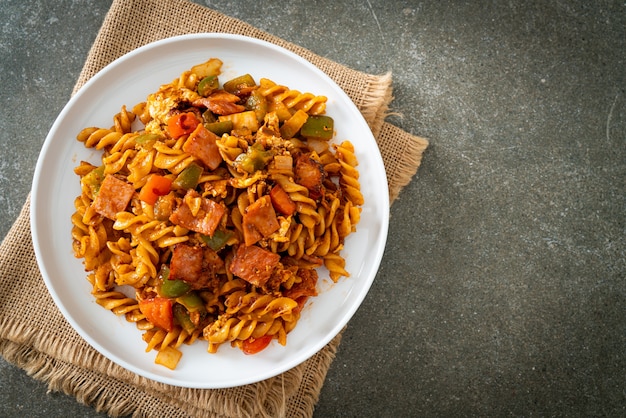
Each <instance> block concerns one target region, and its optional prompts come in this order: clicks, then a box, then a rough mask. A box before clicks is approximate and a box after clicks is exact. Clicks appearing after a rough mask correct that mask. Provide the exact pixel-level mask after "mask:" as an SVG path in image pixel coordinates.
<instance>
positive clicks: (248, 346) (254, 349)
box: [241, 335, 273, 354]
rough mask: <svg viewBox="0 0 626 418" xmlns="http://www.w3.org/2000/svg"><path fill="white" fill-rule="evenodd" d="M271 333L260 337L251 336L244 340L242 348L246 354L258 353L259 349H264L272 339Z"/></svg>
mask: <svg viewBox="0 0 626 418" xmlns="http://www.w3.org/2000/svg"><path fill="white" fill-rule="evenodd" d="M272 338H273V337H272V336H271V335H264V336H262V337H259V338H253V337H250V338H248V339H247V340H244V341H243V344H242V345H241V350H242V351H243V352H244V354H256V353H258V352H259V351H262V350H264V349H265V348H267V346H268V345H269V344H270V342H271V341H272Z"/></svg>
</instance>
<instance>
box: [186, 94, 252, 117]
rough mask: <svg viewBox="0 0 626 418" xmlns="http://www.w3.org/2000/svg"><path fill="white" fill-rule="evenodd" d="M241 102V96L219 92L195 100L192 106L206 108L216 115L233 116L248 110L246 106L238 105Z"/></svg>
mask: <svg viewBox="0 0 626 418" xmlns="http://www.w3.org/2000/svg"><path fill="white" fill-rule="evenodd" d="M239 100H240V98H239V96H237V95H235V94H231V93H229V92H227V91H225V90H217V91H216V92H214V93H211V95H209V97H202V98H199V99H197V100H195V101H194V102H193V103H192V105H193V106H196V107H206V108H207V109H209V110H210V111H211V112H213V113H215V114H216V115H231V114H233V113H240V112H243V111H244V110H246V108H245V107H244V106H242V105H240V104H237V102H239Z"/></svg>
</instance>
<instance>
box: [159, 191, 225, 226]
mask: <svg viewBox="0 0 626 418" xmlns="http://www.w3.org/2000/svg"><path fill="white" fill-rule="evenodd" d="M187 195H188V196H189V197H191V198H198V197H199V196H200V194H198V192H196V191H195V190H193V189H190V190H189V191H187ZM200 199H202V200H201V204H200V210H199V211H198V214H197V215H196V216H194V215H193V213H192V211H191V209H190V208H189V206H188V205H187V203H185V200H186V199H183V202H182V203H181V204H180V205H179V206H178V207H177V208H176V209H175V210H174V212H173V213H172V215H171V216H170V221H171V222H172V223H173V224H176V225H179V226H182V227H183V228H187V229H191V230H192V231H195V232H198V233H200V234H204V235H208V236H213V233H214V232H215V230H216V229H217V227H218V225H219V224H220V222H221V221H222V217H223V216H224V214H225V213H226V208H225V207H224V205H222V204H221V203H217V202H214V201H213V200H211V199H207V198H205V197H200Z"/></svg>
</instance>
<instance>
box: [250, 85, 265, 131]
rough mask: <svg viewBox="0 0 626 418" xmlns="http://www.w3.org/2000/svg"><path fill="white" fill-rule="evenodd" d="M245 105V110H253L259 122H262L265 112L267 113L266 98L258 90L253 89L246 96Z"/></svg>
mask: <svg viewBox="0 0 626 418" xmlns="http://www.w3.org/2000/svg"><path fill="white" fill-rule="evenodd" d="M245 107H246V109H247V110H253V111H254V113H256V118H257V120H258V121H259V124H261V123H263V120H264V119H265V114H266V113H267V99H266V98H265V96H263V95H262V94H261V93H260V92H259V91H258V90H254V91H253V92H252V93H250V96H248V99H247V100H246V104H245Z"/></svg>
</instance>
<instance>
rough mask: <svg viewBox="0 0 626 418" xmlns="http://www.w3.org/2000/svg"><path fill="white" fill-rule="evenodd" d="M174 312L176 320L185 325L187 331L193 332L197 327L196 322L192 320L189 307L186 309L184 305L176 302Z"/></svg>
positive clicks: (182, 325)
mask: <svg viewBox="0 0 626 418" xmlns="http://www.w3.org/2000/svg"><path fill="white" fill-rule="evenodd" d="M172 312H173V313H174V318H175V319H176V321H178V323H179V324H180V326H181V327H183V329H184V330H185V331H187V332H188V333H190V334H191V332H192V331H193V330H195V329H196V326H195V325H194V323H193V322H191V318H189V313H188V312H187V309H185V307H184V306H183V305H180V304H178V303H175V304H174V306H173V307H172Z"/></svg>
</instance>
